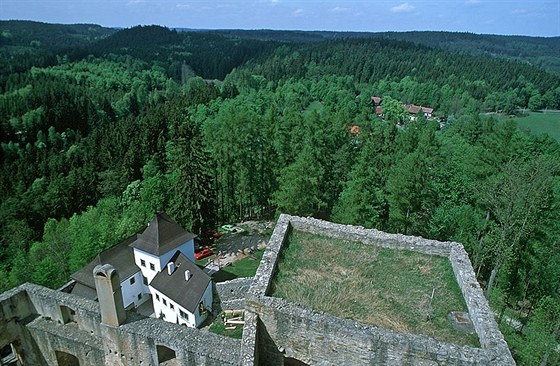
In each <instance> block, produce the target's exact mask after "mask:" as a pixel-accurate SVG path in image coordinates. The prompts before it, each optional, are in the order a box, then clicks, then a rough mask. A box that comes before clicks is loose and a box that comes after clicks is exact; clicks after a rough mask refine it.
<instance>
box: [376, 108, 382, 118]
mask: <svg viewBox="0 0 560 366" xmlns="http://www.w3.org/2000/svg"><path fill="white" fill-rule="evenodd" d="M382 113H383V108H382V107H379V106H378V107H375V114H377V115H378V116H379V115H381V114H382Z"/></svg>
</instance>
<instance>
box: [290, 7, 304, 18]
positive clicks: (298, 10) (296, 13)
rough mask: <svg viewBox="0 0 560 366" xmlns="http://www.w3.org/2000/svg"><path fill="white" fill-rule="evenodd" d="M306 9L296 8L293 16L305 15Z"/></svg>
mask: <svg viewBox="0 0 560 366" xmlns="http://www.w3.org/2000/svg"><path fill="white" fill-rule="evenodd" d="M303 12H304V10H303V9H302V8H299V9H296V10H294V12H293V13H292V15H293V16H295V17H300V16H302V15H303Z"/></svg>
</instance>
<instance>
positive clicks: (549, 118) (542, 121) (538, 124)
mask: <svg viewBox="0 0 560 366" xmlns="http://www.w3.org/2000/svg"><path fill="white" fill-rule="evenodd" d="M514 120H515V121H516V122H517V125H518V126H519V128H521V129H528V130H530V131H531V132H533V133H534V134H540V133H548V134H549V135H550V136H551V137H552V138H554V139H556V141H560V112H558V111H548V112H546V113H542V112H530V113H529V115H528V116H525V117H518V118H514Z"/></svg>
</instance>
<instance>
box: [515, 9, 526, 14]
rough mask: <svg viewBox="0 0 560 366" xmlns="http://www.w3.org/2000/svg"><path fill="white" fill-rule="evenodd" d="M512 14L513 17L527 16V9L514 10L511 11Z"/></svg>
mask: <svg viewBox="0 0 560 366" xmlns="http://www.w3.org/2000/svg"><path fill="white" fill-rule="evenodd" d="M511 14H513V15H521V14H527V9H513V10H512V11H511Z"/></svg>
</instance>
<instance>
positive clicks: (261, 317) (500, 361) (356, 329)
mask: <svg viewBox="0 0 560 366" xmlns="http://www.w3.org/2000/svg"><path fill="white" fill-rule="evenodd" d="M292 228H293V229H296V230H301V231H307V232H311V233H315V234H321V235H325V236H330V237H335V238H339V239H346V240H353V241H359V242H362V243H365V244H370V245H377V246H381V247H384V248H389V249H398V250H405V249H406V250H413V251H417V252H420V253H424V254H430V255H439V256H445V257H448V258H449V259H450V261H451V264H452V267H453V271H454V273H455V276H456V279H457V282H458V284H459V286H460V288H461V291H462V293H463V296H464V298H465V302H466V304H467V307H468V309H469V314H470V315H471V319H472V321H473V325H474V327H475V330H476V332H477V334H478V336H479V339H480V342H481V348H474V347H469V346H463V347H459V346H457V345H453V344H448V343H444V342H440V341H437V340H435V339H431V338H429V337H425V336H422V335H411V334H402V333H396V332H393V331H390V330H387V329H381V328H378V327H375V326H373V325H368V324H363V323H359V322H354V321H350V320H345V319H340V318H336V317H333V316H331V315H329V314H325V313H322V312H316V311H312V310H310V309H306V308H304V307H299V306H297V305H294V304H291V303H288V302H286V301H284V300H282V299H276V298H272V297H269V296H268V295H269V291H270V289H271V285H272V282H273V277H274V274H275V272H276V270H277V265H278V260H279V253H280V251H281V250H282V247H283V246H284V244H285V243H286V241H287V240H288V235H289V233H290V230H292ZM246 303H247V309H248V310H249V311H250V312H253V313H254V314H255V317H256V318H257V319H256V320H255V321H252V322H246V324H245V328H244V335H243V348H242V362H243V365H244V366H252V365H282V362H283V361H282V360H283V358H284V357H291V358H295V359H297V360H300V361H303V362H306V363H308V364H320V365H337V364H344V363H348V360H351V362H350V363H352V364H355V365H370V364H385V365H449V364H453V365H514V364H515V362H514V360H513V358H512V356H511V353H510V351H509V349H508V347H507V344H506V342H505V341H504V339H503V336H502V334H501V333H500V332H499V330H498V327H497V324H496V322H495V320H494V318H493V315H492V313H491V310H490V308H489V306H488V303H487V302H486V299H485V298H484V297H483V295H482V290H481V289H480V286H479V284H478V282H477V281H476V278H475V277H474V272H473V269H472V265H471V263H470V260H469V259H468V255H467V253H466V252H465V251H464V249H463V246H462V245H460V244H458V243H451V242H438V241H434V240H427V239H423V238H419V237H412V236H405V235H400V234H387V233H383V232H380V231H377V230H371V229H364V228H362V227H357V226H349V225H340V224H334V223H330V222H326V221H322V220H317V219H311V218H300V217H294V216H288V215H281V216H280V218H279V220H278V223H277V225H276V228H275V230H274V232H273V234H272V236H271V239H270V241H269V246H268V248H267V250H266V252H265V253H264V255H263V259H262V261H261V264H260V266H259V269H258V270H257V274H256V275H255V278H254V281H253V284H252V286H251V288H250V290H249V292H248V295H247V300H246ZM253 344H254V345H255V347H254V348H253V349H251V345H253ZM245 345H246V346H245ZM343 361H344V362H343ZM341 362H342V363H341Z"/></svg>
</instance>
